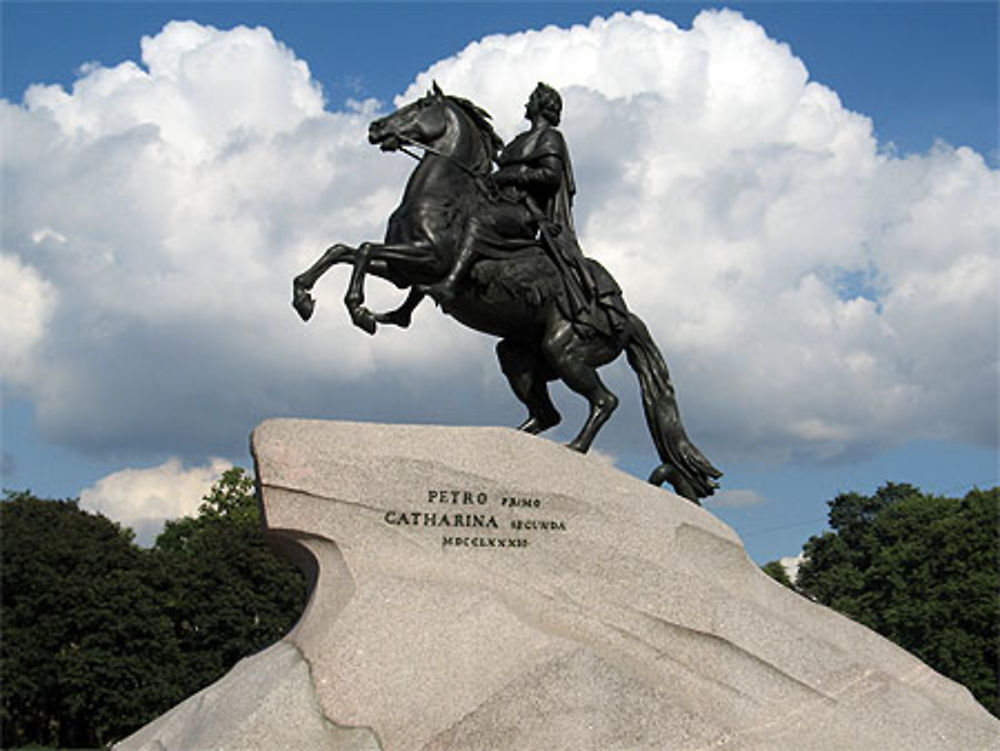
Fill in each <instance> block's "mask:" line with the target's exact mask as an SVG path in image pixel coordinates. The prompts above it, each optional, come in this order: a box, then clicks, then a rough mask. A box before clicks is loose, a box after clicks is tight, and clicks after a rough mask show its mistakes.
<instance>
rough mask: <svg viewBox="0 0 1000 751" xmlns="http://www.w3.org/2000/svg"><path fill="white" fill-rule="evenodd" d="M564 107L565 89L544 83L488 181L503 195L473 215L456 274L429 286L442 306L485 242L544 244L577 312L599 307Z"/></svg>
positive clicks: (495, 246) (496, 244) (572, 311)
mask: <svg viewBox="0 0 1000 751" xmlns="http://www.w3.org/2000/svg"><path fill="white" fill-rule="evenodd" d="M561 112H562V99H561V98H560V96H559V93H558V92H557V91H556V90H555V89H553V88H552V87H550V86H547V85H545V84H544V83H539V84H538V86H537V87H535V90H534V91H533V92H532V93H531V96H530V98H529V99H528V103H527V104H526V105H525V107H524V116H525V118H526V119H527V120H528V121H529V122H530V123H531V128H530V129H529V130H527V131H525V132H524V133H521V134H520V135H518V136H517V137H516V138H514V140H513V141H511V142H510V144H508V145H507V146H506V147H505V148H504V149H503V151H502V152H501V153H500V156H499V158H498V159H497V163H498V164H499V169H498V170H497V171H496V172H494V173H493V174H492V175H490V177H489V178H488V179H489V180H491V181H492V182H493V184H494V186H495V187H496V189H497V197H496V199H495V200H492V201H490V202H488V203H484V204H483V205H482V206H481V207H478V209H477V211H476V212H475V213H473V215H472V216H471V218H470V219H469V221H468V223H467V225H466V227H465V231H464V234H463V236H462V239H461V241H460V243H459V246H458V254H457V257H456V260H455V263H454V265H453V266H452V268H451V270H450V271H449V272H448V275H447V276H446V277H445V278H444V280H442V281H440V282H438V283H436V284H433V285H430V286H428V287H427V288H426V291H427V292H429V293H431V294H432V295H433V296H434V297H435V298H437V299H438V300H439V301H440V302H441V303H442V304H447V303H449V302H451V301H452V300H453V299H454V298H455V288H456V286H457V285H458V282H459V281H460V280H461V279H462V278H463V277H464V276H465V275H466V273H467V272H468V270H469V267H470V266H471V265H472V263H473V261H474V260H475V258H476V255H477V247H478V248H482V247H483V246H488V247H490V248H493V249H503V248H504V247H506V248H517V247H524V245H525V243H526V242H532V241H534V242H538V241H540V242H541V244H542V246H543V247H544V248H545V251H546V252H547V253H548V255H549V257H550V258H551V259H552V261H553V262H554V263H555V265H556V268H557V269H558V270H559V275H560V277H561V278H562V281H563V285H564V288H565V292H566V299H567V302H568V306H569V311H568V312H569V313H570V315H571V317H574V318H576V317H577V316H579V315H580V314H581V313H583V312H584V311H586V310H588V309H589V308H591V306H592V305H593V303H594V301H595V300H596V298H597V290H596V288H595V285H594V281H593V278H592V276H591V274H590V271H589V269H588V268H587V264H586V260H585V259H584V257H583V253H582V252H581V250H580V246H579V244H578V243H577V240H576V234H575V231H574V229H573V216H572V203H573V194H574V193H575V192H576V186H575V184H574V182H573V172H572V167H571V165H570V160H569V150H568V149H567V147H566V142H565V140H564V139H563V136H562V134H561V133H560V132H559V131H558V130H557V129H556V126H557V125H558V124H559V119H560V115H561ZM539 235H540V237H539Z"/></svg>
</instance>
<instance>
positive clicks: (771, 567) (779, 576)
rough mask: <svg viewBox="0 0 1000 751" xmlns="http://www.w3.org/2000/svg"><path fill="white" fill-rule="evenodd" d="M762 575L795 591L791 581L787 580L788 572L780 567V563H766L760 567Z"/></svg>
mask: <svg viewBox="0 0 1000 751" xmlns="http://www.w3.org/2000/svg"><path fill="white" fill-rule="evenodd" d="M761 569H763V571H764V573H765V574H767V575H768V576H770V577H771V578H772V579H774V580H775V581H776V582H778V584H784V585H785V586H786V587H788V588H789V589H795V585H794V584H792V580H791V579H789V578H788V572H787V571H785V567H784V566H782V565H781V561H768V562H767V563H765V564H764V565H763V566H761Z"/></svg>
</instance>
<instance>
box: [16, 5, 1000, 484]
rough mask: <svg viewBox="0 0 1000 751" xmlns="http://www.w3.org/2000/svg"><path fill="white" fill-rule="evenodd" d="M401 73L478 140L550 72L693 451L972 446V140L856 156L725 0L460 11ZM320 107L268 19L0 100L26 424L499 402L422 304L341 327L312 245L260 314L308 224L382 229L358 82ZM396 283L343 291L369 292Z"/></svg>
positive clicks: (202, 435)
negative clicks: (438, 41) (585, 11)
mask: <svg viewBox="0 0 1000 751" xmlns="http://www.w3.org/2000/svg"><path fill="white" fill-rule="evenodd" d="M432 79H436V80H437V81H438V82H439V83H440V84H441V86H442V87H443V88H444V89H445V90H446V91H448V92H452V93H455V94H459V95H463V96H466V97H469V98H472V99H473V100H475V101H476V102H477V103H479V104H481V105H483V106H484V107H486V108H487V109H489V110H490V111H491V112H492V113H493V115H494V117H495V119H496V123H497V125H498V128H499V130H500V131H501V133H502V134H503V135H504V136H505V137H508V138H509V137H511V136H512V135H513V134H514V133H515V132H517V130H518V129H519V128H520V127H521V125H520V124H519V123H520V118H521V114H522V104H523V102H524V100H525V99H526V97H527V95H528V93H529V92H530V91H531V89H532V88H533V86H534V84H535V82H536V81H537V80H539V79H541V80H545V81H547V82H548V83H550V84H552V85H554V86H556V87H557V88H559V89H560V91H561V92H562V94H563V99H564V109H563V123H562V125H561V128H562V130H563V132H564V133H565V134H566V137H567V140H568V142H569V145H570V149H571V151H572V154H573V156H574V167H575V169H576V173H577V183H578V187H579V196H578V200H577V226H578V229H579V232H580V235H581V241H582V244H583V247H584V250H585V252H587V253H588V254H590V255H592V256H594V257H596V258H598V259H599V260H601V261H602V262H603V263H604V264H605V265H606V266H607V267H608V268H609V269H610V270H611V271H612V273H613V274H614V275H615V276H616V277H617V278H618V280H619V281H620V282H621V284H622V287H623V288H624V289H625V293H626V299H627V300H628V302H629V304H630V306H631V307H632V308H633V309H634V310H635V311H636V312H638V313H639V314H640V315H641V316H642V317H643V318H644V319H645V320H646V322H647V323H648V325H649V326H650V328H651V330H652V331H653V333H654V336H655V337H656V339H657V340H658V342H659V343H660V345H661V347H662V348H663V350H664V352H665V355H666V357H667V360H668V362H670V364H671V366H672V370H673V374H674V377H675V381H676V384H677V387H678V392H679V397H680V402H681V407H682V410H683V412H684V415H685V418H686V420H687V422H688V426H689V428H690V429H691V432H692V434H693V436H694V438H695V440H696V442H697V443H698V444H699V445H700V446H701V447H702V448H703V449H704V450H705V451H706V453H708V454H709V456H711V457H712V459H713V460H714V461H716V462H717V463H719V464H721V465H724V463H725V461H726V460H727V459H728V460H733V459H751V458H764V457H767V458H772V459H780V460H799V459H803V460H810V461H812V460H816V459H828V458H830V459H832V458H837V457H843V456H851V455H860V454H871V453H873V452H876V451H878V450H879V449H880V448H884V447H887V446H891V445H894V444H896V443H899V442H903V441H906V440H910V439H916V438H928V437H932V438H945V439H952V440H958V441H971V442H976V443H980V444H984V445H995V444H996V440H997V436H996V414H997V346H996V342H997V320H998V315H997V248H998V246H1000V219H998V215H997V212H996V208H995V207H996V205H997V199H998V197H1000V189H998V175H997V172H996V171H995V170H991V169H990V168H989V167H988V166H987V165H986V164H985V163H984V161H983V159H982V157H981V156H980V155H978V154H976V153H975V152H973V151H971V150H970V149H968V148H953V147H951V146H949V145H947V144H944V143H941V144H938V145H937V146H936V147H935V148H934V149H932V150H930V151H929V152H927V153H922V154H910V155H906V156H896V155H894V154H893V153H891V152H890V151H886V150H880V148H879V144H878V143H877V141H876V139H875V137H874V135H873V129H872V123H871V121H870V120H869V119H868V118H867V117H865V116H864V115H863V114H860V113H855V112H851V111H849V110H847V109H845V108H844V107H843V105H842V104H841V101H840V99H839V97H838V96H837V94H836V93H835V92H834V91H832V90H830V89H829V88H827V87H825V86H823V85H822V84H821V83H819V82H816V81H812V80H810V78H809V73H808V71H807V69H806V67H805V65H804V64H803V63H802V61H801V60H799V59H798V58H797V57H796V56H795V54H794V50H792V49H790V48H789V47H788V46H787V45H786V44H783V43H781V42H780V41H776V40H774V39H772V38H770V37H769V36H768V35H767V33H766V31H765V30H764V29H762V28H761V27H760V26H759V25H757V24H755V23H754V22H752V21H750V20H747V19H745V18H743V17H742V16H740V15H739V14H736V13H733V12H729V11H720V12H716V11H706V12H703V13H701V14H700V15H699V16H698V17H697V18H696V19H695V21H694V24H693V27H692V28H691V29H680V28H678V27H677V26H676V25H675V24H673V23H671V22H670V21H668V20H665V19H663V18H660V17H658V16H655V15H651V14H646V13H634V14H631V15H624V14H617V15H615V16H613V17H611V18H607V19H601V18H598V19H595V20H594V21H593V22H592V23H591V24H589V25H587V26H574V27H573V28H570V29H561V28H556V27H547V28H545V29H542V30H540V31H533V32H525V33H520V34H511V35H498V36H491V37H487V38H485V39H482V40H479V41H477V42H474V43H472V44H470V45H469V46H468V47H467V48H466V49H464V50H462V51H461V52H459V53H458V54H456V55H454V56H453V57H450V58H447V59H444V60H441V61H439V62H437V63H435V64H434V65H433V66H431V67H430V68H429V69H428V70H427V71H424V72H422V73H419V74H418V75H416V76H415V80H414V83H413V85H412V86H411V87H410V89H409V90H408V91H407V92H405V93H403V94H402V95H401V96H400V97H399V99H398V100H397V103H401V102H403V101H407V100H409V99H411V98H413V97H415V96H416V95H418V94H419V93H422V92H423V90H424V89H426V88H427V87H428V86H429V85H430V82H431V80H432ZM330 107H331V105H330V104H329V103H327V102H325V101H324V98H323V93H322V90H321V88H320V86H319V85H318V83H317V82H316V81H315V80H314V79H313V78H312V77H311V75H310V72H309V68H308V65H307V61H303V60H300V59H298V58H297V57H296V55H295V54H294V52H293V51H292V50H290V49H289V48H288V47H286V46H284V45H283V44H282V43H281V42H280V41H279V40H276V39H275V38H274V36H273V35H272V34H271V32H269V31H268V30H267V29H262V28H257V29H248V28H243V27H238V28H235V29H230V30H218V29H213V28H210V27H206V26H201V25H198V24H196V23H192V22H184V23H179V22H173V23H170V24H168V25H167V26H166V27H164V29H163V30H162V31H161V32H160V33H159V34H157V35H155V36H153V37H149V38H145V39H144V40H143V43H142V59H141V60H140V61H135V62H126V63H122V64H121V65H118V66H115V67H113V68H105V67H101V66H99V65H92V66H89V67H87V68H86V69H84V70H83V71H82V73H81V75H80V77H79V79H78V80H77V81H76V83H75V84H74V86H73V87H72V89H71V90H69V91H67V90H63V89H61V88H59V87H54V86H34V87H32V88H30V89H29V90H28V91H27V92H26V94H25V97H24V101H23V102H21V103H11V102H6V101H3V102H0V132H2V139H3V149H2V168H3V178H4V181H5V185H6V186H7V190H6V191H5V197H4V213H5V243H6V247H5V252H6V255H5V256H4V258H5V259H8V260H4V261H3V262H4V264H5V267H4V269H5V274H4V278H5V281H4V284H5V285H7V287H9V288H10V291H7V290H6V289H5V291H4V295H5V298H4V299H5V308H6V307H7V303H6V300H7V299H8V298H10V299H12V300H16V301H18V302H17V303H15V304H16V305H18V306H20V305H21V303H22V302H24V303H25V304H26V305H27V306H28V307H25V308H24V309H23V312H24V315H23V318H22V320H20V322H19V323H16V324H14V325H15V329H16V330H15V336H14V338H13V339H12V341H14V342H15V343H14V344H13V345H9V346H11V347H12V350H13V351H14V353H15V355H16V357H15V358H14V361H15V362H16V363H18V365H16V369H15V375H17V377H16V378H14V379H13V382H14V383H15V384H16V386H17V388H18V389H19V390H20V391H19V393H21V394H23V395H24V396H26V397H27V398H30V399H31V400H32V401H33V402H34V403H35V405H36V413H37V416H38V420H39V423H40V425H41V427H42V430H43V431H44V432H45V433H46V435H47V436H49V437H50V438H52V439H55V440H59V441H62V442H64V443H67V444H70V445H74V446H76V447H78V448H82V449H85V450H92V451H105V452H109V451H110V452H115V451H123V450H126V449H128V450H132V451H142V450H148V451H159V452H165V453H177V452H179V451H181V450H182V449H181V448H179V447H184V448H183V450H184V451H187V452H189V454H185V457H186V458H190V457H191V456H205V455H209V454H211V453H217V454H233V453H235V451H236V450H238V449H241V448H242V447H243V446H245V436H246V434H247V432H248V431H249V429H250V427H252V425H253V424H254V423H255V422H257V421H258V420H260V419H261V418H263V417H265V416H274V415H301V416H315V417H341V418H346V419H362V420H364V419H369V420H394V421H402V422H405V421H417V422H421V421H443V422H453V423H455V422H465V423H482V424H488V423H504V424H516V423H517V422H519V421H520V419H521V418H522V414H521V408H520V407H519V406H518V405H517V404H516V402H515V400H514V399H513V397H511V396H510V395H509V394H508V393H507V387H506V384H505V383H504V380H503V377H502V376H501V375H500V374H499V372H498V369H497V367H496V365H495V362H494V356H493V354H492V342H491V341H490V340H489V339H488V338H486V337H483V336H480V335H477V334H473V333H470V332H467V331H465V330H463V329H461V327H460V326H459V325H458V324H456V323H455V322H453V321H450V320H449V319H447V318H445V317H444V316H442V315H440V314H439V313H438V312H437V311H435V310H434V308H433V306H431V305H429V304H428V305H425V306H424V307H423V308H422V309H421V310H420V311H418V315H417V316H416V318H415V321H414V325H413V327H412V328H411V329H410V330H408V331H405V332H404V331H397V330H383V331H380V333H379V334H378V335H377V336H376V337H374V338H370V337H367V336H365V335H364V334H362V333H361V332H359V331H357V330H356V329H353V328H352V327H350V325H349V323H348V321H347V318H346V315H345V313H344V310H343V307H342V305H341V303H340V298H341V296H342V294H343V290H344V286H345V284H346V278H347V271H346V270H343V269H342V270H339V271H335V272H331V273H330V274H329V275H328V278H325V279H324V280H323V281H322V282H321V283H320V284H319V285H318V286H317V289H316V291H315V294H316V297H317V299H318V301H319V307H318V310H317V314H316V316H315V318H314V319H313V320H312V321H311V322H310V323H309V325H308V326H303V325H302V324H301V322H299V321H298V319H297V318H296V317H295V315H294V313H293V312H292V311H291V309H290V307H289V304H288V302H289V292H290V281H291V278H292V277H293V276H294V275H295V274H296V273H298V272H299V271H301V270H303V269H304V268H305V267H306V266H308V264H310V263H311V262H312V261H313V260H314V259H315V258H316V257H317V256H318V255H319V253H320V251H321V250H322V249H323V248H324V247H326V246H327V245H329V244H330V243H332V242H334V241H344V242H349V243H356V242H359V241H361V240H365V239H368V240H371V239H378V238H380V237H381V235H382V233H383V231H384V223H385V220H386V218H387V217H388V215H389V213H390V212H391V211H392V209H393V207H394V206H395V204H396V202H397V201H398V199H399V196H400V194H401V190H402V186H403V183H404V181H405V178H406V175H407V173H408V170H409V169H410V167H411V164H412V163H410V162H408V161H407V160H405V158H403V157H401V156H398V155H394V156H393V155H385V154H381V153H379V152H378V151H377V150H376V149H373V148H372V147H370V146H369V145H368V144H367V142H366V138H365V129H366V126H367V121H368V120H369V119H370V118H371V117H372V116H373V115H374V114H375V113H376V111H378V105H377V104H376V103H373V102H366V103H347V104H345V105H344V106H343V107H342V108H340V109H331V108H330ZM7 268H10V269H12V270H13V272H12V275H10V277H11V279H13V281H11V282H8V281H7V277H8V276H9V275H8V274H7V273H6V269H7ZM399 299H401V293H399V292H397V291H395V290H392V289H388V288H387V286H386V285H381V284H379V283H377V282H376V283H373V284H372V285H371V296H370V301H371V304H372V306H373V307H376V308H385V307H388V306H391V305H392V304H394V303H395V302H396V301H398V300H399ZM56 301H58V304H56ZM32 305H33V306H34V307H31V306H32ZM5 346H8V345H7V344H6V343H5ZM29 351H30V353H31V355H30V357H29V356H27V355H26V354H24V353H27V352H29ZM5 367H7V366H6V365H5ZM5 377H7V374H6V373H5ZM608 381H609V383H611V384H612V385H613V386H614V387H615V388H616V390H618V391H620V392H621V396H622V407H621V409H620V412H619V415H618V416H617V417H616V419H615V420H613V421H612V423H611V424H609V426H608V427H607V428H606V429H605V433H604V434H602V437H601V439H600V440H599V443H598V447H599V448H603V449H604V450H605V451H608V452H610V453H613V454H615V455H622V454H624V453H626V452H634V451H636V450H645V451H650V452H651V447H650V442H649V439H648V438H647V436H646V431H645V426H644V425H643V421H642V417H641V410H640V409H639V407H638V403H637V402H638V400H637V397H636V396H635V385H634V379H633V378H632V377H631V376H630V375H629V374H628V373H627V372H626V371H625V370H624V368H623V367H621V366H619V367H618V369H617V370H616V369H610V370H609V375H608ZM559 398H560V399H562V398H563V397H561V396H560V397H559ZM578 419H581V418H580V417H579V415H576V414H573V415H570V414H569V412H567V419H566V424H567V425H568V426H570V427H567V430H575V429H576V427H577V426H578V425H577V424H576V423H575V422H574V421H576V420H578ZM652 463H653V461H652V459H651V460H650V465H652ZM723 468H724V466H723Z"/></svg>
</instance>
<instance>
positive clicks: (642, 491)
mask: <svg viewBox="0 0 1000 751" xmlns="http://www.w3.org/2000/svg"><path fill="white" fill-rule="evenodd" d="M252 447H253V452H254V456H255V458H256V462H257V477H258V481H259V483H260V487H261V493H262V502H263V508H264V514H265V517H266V522H267V527H268V531H269V534H270V535H271V537H272V539H273V540H274V541H275V542H276V544H278V545H280V546H281V547H283V548H284V549H285V551H286V552H287V554H288V555H289V556H290V557H292V558H294V559H297V561H298V562H299V563H300V565H302V566H303V568H305V569H306V570H307V571H309V572H311V575H312V578H313V580H314V583H315V584H314V590H313V593H312V597H311V599H310V602H309V605H308V607H307V609H306V612H305V614H304V615H303V617H302V619H301V621H300V622H299V623H298V625H297V626H296V627H295V629H294V630H293V631H292V632H291V633H290V634H289V635H288V636H287V637H285V639H284V640H283V641H282V642H279V644H277V645H275V646H274V647H271V648H270V649H268V650H265V651H264V652H262V653H260V654H259V655H255V656H253V657H250V658H248V659H246V660H244V661H242V662H241V663H239V664H238V665H237V666H236V667H235V668H234V669H233V671H232V672H231V673H229V674H228V675H227V676H226V677H224V678H223V679H222V680H220V681H219V682H218V683H216V684H214V685H213V686H211V687H209V688H208V689H206V690H205V691H203V692H201V693H199V694H197V695H195V696H194V697H191V698H190V699H188V700H187V701H186V702H184V703H182V704H181V705H179V706H178V707H176V708H175V709H173V710H171V712H169V713H167V714H166V715H164V716H163V717H161V718H159V719H158V720H156V721H154V722H153V723H151V724H150V725H148V726H146V727H145V728H143V729H142V730H140V731H139V732H138V733H136V734H135V735H133V736H132V737H131V738H129V739H127V740H126V741H124V742H122V743H121V744H119V746H117V748H119V749H123V750H125V749H169V750H173V749H178V750H183V751H191V750H192V749H261V751H263V750H264V749H267V750H268V751H274V750H276V749H286V748H287V749H331V750H336V751H346V750H348V749H351V750H358V751H360V750H361V749H372V750H374V749H381V751H397V750H398V751H411V750H413V751H415V750H416V749H422V750H423V749H425V750H430V749H470V750H471V749H483V750H486V749H491V750H492V749H516V750H517V751H530V750H533V749H538V750H539V751H541V750H542V749H544V750H545V751H552V750H553V749H573V750H574V751H581V750H585V749H594V750H595V751H597V750H600V751H609V750H611V749H629V750H632V749H670V750H671V751H681V750H683V749H709V748H710V749H746V750H750V749H754V750H757V749H759V750H760V751H765V750H766V751H776V750H779V751H780V750H781V749H788V750H789V751H793V750H794V751H804V750H807V749H880V750H882V751H884V750H886V749H906V751H912V749H918V748H919V749H923V750H924V751H927V750H930V749H942V750H943V749H948V750H949V751H951V750H953V749H988V748H996V743H997V739H998V738H1000V722H997V721H996V720H995V719H994V718H993V717H992V716H990V715H989V714H988V713H987V712H986V711H985V710H984V709H983V708H982V707H981V706H980V705H979V704H977V703H976V702H975V701H974V700H973V699H972V697H971V695H970V694H969V692H968V691H967V690H966V689H964V688H963V687H961V686H959V685H958V684H956V683H954V682H952V681H950V680H948V679H946V678H944V677H942V676H941V675H939V674H938V673H936V672H934V671H933V670H931V669H930V668H929V667H927V666H926V665H925V664H923V663H922V662H921V661H920V660H918V659H917V658H915V657H913V656H912V655H910V654H909V653H907V652H905V651H903V650H902V649H900V648H898V647H896V646H895V645H893V644H892V643H890V642H889V641H887V640H885V639H883V638H882V637H880V636H878V635H877V634H875V633H874V632H872V631H870V630H868V629H867V628H864V627H863V626H860V625H858V624H856V623H854V622H853V621H851V620H849V619H847V618H845V617H843V616H841V615H838V614H837V613H835V612H833V611H831V610H829V609H827V608H824V607H822V606H819V605H816V604H814V603H811V602H809V601H808V600H806V599H805V598H803V597H800V596H799V595H796V594H795V593H793V592H791V591H790V590H788V589H785V588H784V587H782V586H781V585H779V584H777V583H775V582H773V581H772V580H771V579H770V578H769V577H768V576H766V575H765V574H763V573H762V572H761V571H760V570H759V569H758V567H757V566H756V565H754V564H753V563H752V562H751V561H750V560H749V559H748V557H747V555H746V553H745V551H744V550H743V547H742V545H741V544H740V541H739V539H738V538H737V536H736V535H735V533H734V532H733V531H732V530H731V529H730V528H729V527H727V526H726V525H725V524H723V523H722V522H720V521H719V520H718V519H716V518H715V517H714V516H712V515H711V514H710V513H709V512H707V511H705V510H703V509H701V508H698V507H696V506H694V505H692V504H691V503H689V502H688V501H685V500H683V499H681V498H679V497H677V496H675V495H673V494H672V493H669V492H667V491H665V490H661V489H658V488H654V487H652V486H650V485H647V484H645V483H643V482H641V481H639V480H636V479H635V478H633V477H631V476H628V475H626V474H624V473H622V472H620V471H617V470H615V469H613V468H611V467H609V466H606V465H605V464H603V463H601V462H600V461H599V460H597V459H595V458H593V457H588V456H581V455H579V454H576V453H573V452H572V451H569V450H568V449H565V448H564V447H562V446H559V445H557V444H554V443H552V442H550V441H548V440H546V439H543V438H537V437H533V436H528V435H525V434H522V433H517V432H514V431H510V430H506V429H499V428H447V427H431V426H398V425H369V424H351V423H334V422H320V421H303V420H271V421H268V422H265V423H264V424H263V425H261V426H260V427H258V428H257V429H256V430H255V431H254V434H253V438H252Z"/></svg>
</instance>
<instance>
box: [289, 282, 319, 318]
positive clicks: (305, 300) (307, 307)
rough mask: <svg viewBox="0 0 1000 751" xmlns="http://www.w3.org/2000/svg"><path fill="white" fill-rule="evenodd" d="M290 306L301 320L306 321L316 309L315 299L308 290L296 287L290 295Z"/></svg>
mask: <svg viewBox="0 0 1000 751" xmlns="http://www.w3.org/2000/svg"><path fill="white" fill-rule="evenodd" d="M292 307H293V308H295V312H296V313H298V314H299V317H300V318H301V319H302V320H303V321H308V320H309V319H310V318H312V314H313V311H314V310H315V309H316V301H315V300H314V299H313V298H312V295H310V294H309V293H308V292H305V291H304V290H298V289H297V290H295V294H294V296H293V297H292Z"/></svg>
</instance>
